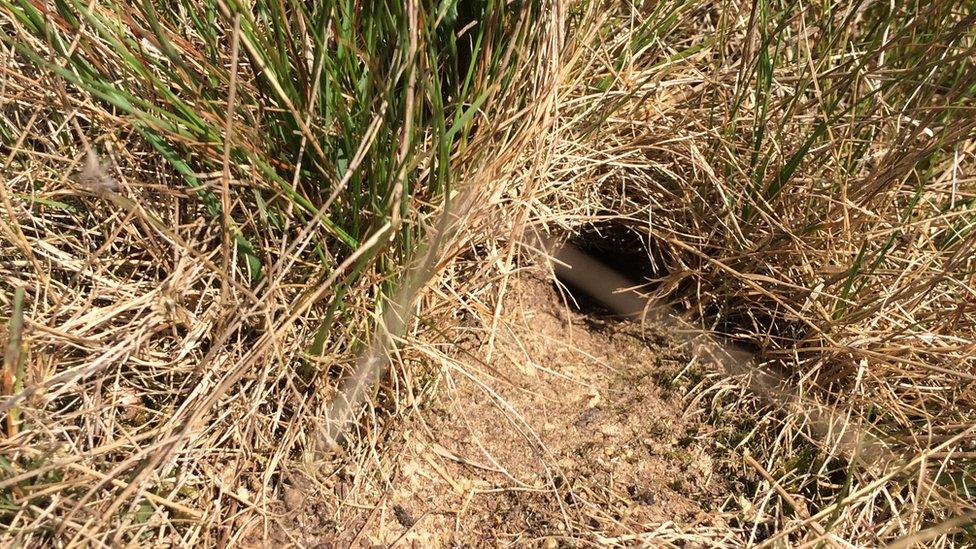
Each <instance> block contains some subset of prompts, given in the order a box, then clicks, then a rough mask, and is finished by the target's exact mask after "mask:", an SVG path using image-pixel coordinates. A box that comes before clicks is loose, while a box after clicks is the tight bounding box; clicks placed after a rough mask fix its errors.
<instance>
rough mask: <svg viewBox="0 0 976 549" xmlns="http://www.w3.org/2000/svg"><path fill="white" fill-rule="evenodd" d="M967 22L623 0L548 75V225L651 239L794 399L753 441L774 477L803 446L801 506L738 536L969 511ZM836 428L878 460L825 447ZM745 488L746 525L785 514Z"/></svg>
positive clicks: (971, 308)
mask: <svg viewBox="0 0 976 549" xmlns="http://www.w3.org/2000/svg"><path fill="white" fill-rule="evenodd" d="M974 21H976V12H973V10H972V9H971V7H970V6H963V5H961V4H956V3H951V2H934V3H918V4H915V3H910V4H880V3H861V2H847V1H839V2H827V3H819V4H810V3H804V4H800V5H795V4H785V3H777V2H766V1H759V2H755V3H751V4H749V3H745V4H743V3H731V4H730V3H724V4H716V3H708V2H693V3H657V4H652V5H647V6H644V7H635V6H632V7H622V8H620V10H619V11H618V12H616V14H615V15H614V16H612V17H611V19H610V20H609V21H608V23H607V25H606V26H605V27H604V30H603V31H602V33H601V35H600V36H601V38H600V40H598V42H597V44H596V45H595V46H594V48H593V49H594V53H593V54H592V55H590V56H588V57H587V58H586V59H585V60H583V61H581V62H580V64H579V65H578V66H579V67H580V70H579V71H578V72H576V73H574V78H572V79H571V80H570V82H569V83H568V84H567V85H566V86H565V87H564V88H563V89H564V93H565V94H566V100H565V102H564V104H565V105H567V108H566V109H565V110H564V111H563V112H564V121H565V124H564V125H563V126H562V130H563V132H564V133H562V135H561V140H560V141H559V143H558V145H557V146H556V149H557V153H556V158H557V160H556V161H555V164H554V169H553V170H552V171H551V172H550V173H549V176H550V184H549V185H548V186H547V188H548V191H549V192H548V195H547V196H548V201H547V203H548V204H550V205H551V206H552V208H553V209H552V210H551V213H550V214H549V215H548V216H547V217H546V218H544V219H542V221H544V222H546V223H548V224H549V225H550V226H555V225H561V226H562V227H564V228H567V229H570V230H573V231H575V230H582V228H584V227H585V226H587V225H592V224H596V223H597V222H599V223H601V224H606V223H607V222H608V221H609V222H613V223H617V224H623V225H626V226H628V227H630V228H632V229H633V230H637V231H638V232H640V233H641V234H643V235H645V237H646V238H648V239H649V240H650V241H651V242H652V244H653V246H654V252H655V254H656V255H657V256H661V255H663V256H664V259H665V260H666V262H667V271H668V274H667V275H666V276H664V277H663V278H662V279H661V280H659V281H658V285H657V286H656V288H657V292H658V294H659V295H661V296H664V297H666V298H667V299H669V300H671V301H672V302H674V303H675V304H676V305H677V306H678V307H680V308H682V309H684V310H685V312H686V313H687V314H688V315H690V316H691V317H693V318H697V319H698V320H697V322H698V324H699V325H700V327H702V328H704V329H705V330H707V331H711V332H716V333H718V334H721V335H723V336H725V337H727V338H729V339H732V340H735V341H737V342H739V343H740V344H743V345H747V346H749V347H750V348H752V349H755V350H756V351H757V353H758V354H759V356H760V357H761V359H762V360H763V361H765V362H766V363H767V369H768V370H771V371H773V372H777V373H779V372H784V373H785V374H786V376H785V377H786V378H787V379H788V382H787V383H786V384H785V387H787V388H788V391H789V394H791V395H795V396H796V398H797V399H799V400H796V399H794V398H790V399H787V400H788V401H789V402H806V403H807V405H804V406H800V410H799V411H798V410H796V409H794V407H793V406H792V405H791V408H790V409H789V410H787V411H784V412H783V413H782V415H779V416H775V417H776V418H777V419H776V424H777V425H779V426H780V427H779V430H778V431H777V432H776V433H768V434H760V435H759V436H758V437H751V440H752V442H753V443H756V444H757V445H758V446H759V447H763V446H764V449H763V450H764V452H763V456H764V458H763V459H764V460H766V461H764V463H766V466H768V467H770V468H771V469H772V470H773V471H775V474H778V475H785V474H786V473H787V472H790V474H791V475H794V474H796V473H795V470H794V469H795V468H792V467H788V466H787V465H786V463H787V462H788V461H789V460H790V459H791V457H792V454H791V453H792V452H793V450H795V448H793V447H792V445H791V444H792V443H791V442H790V441H796V444H798V445H799V446H801V447H802V446H803V445H804V444H813V446H815V447H816V448H818V452H820V456H819V457H818V458H817V459H811V460H806V461H804V463H806V464H807V465H808V466H809V467H808V468H807V469H805V472H804V474H803V475H801V477H800V478H799V479H798V480H797V479H794V480H792V481H791V482H793V489H794V490H796V492H795V493H797V494H802V497H803V498H805V499H808V500H809V502H810V505H811V513H812V516H813V518H812V519H811V520H809V521H806V522H804V523H803V524H802V525H801V526H796V525H792V526H791V525H787V524H786V523H785V522H780V523H777V524H775V525H773V526H774V527H772V528H767V526H769V525H766V526H764V527H763V528H762V529H755V530H754V533H755V536H754V539H752V540H751V541H753V542H755V541H760V540H761V539H762V538H763V537H764V536H768V540H769V541H770V542H773V541H774V540H780V541H782V540H784V537H785V539H789V540H791V541H790V543H800V542H802V541H810V540H813V539H817V538H818V537H819V538H820V539H830V537H829V536H837V538H835V539H844V540H846V541H848V542H851V543H863V544H868V545H874V544H878V543H885V542H890V541H893V540H895V539H898V538H900V537H902V536H909V535H912V534H915V533H917V532H919V531H924V530H926V529H928V528H933V527H937V526H938V525H939V524H942V523H943V521H946V520H950V519H952V520H956V523H958V522H959V521H958V517H959V516H963V517H965V516H972V515H971V514H972V513H973V512H974V508H973V506H972V498H971V497H970V495H969V494H971V492H970V488H967V486H969V487H971V486H972V482H973V481H974V480H976V477H973V474H974V471H976V469H974V462H973V459H972V457H971V456H972V453H971V450H972V448H973V446H972V445H973V444H974V441H976V432H974V427H973V426H974V425H976V423H974V419H976V418H974V416H973V409H974V405H976V401H974V394H976V393H974V392H973V391H972V390H971V388H972V384H973V381H974V380H976V359H974V356H976V354H974V352H976V332H974V329H973V326H976V324H974V320H976V300H974V297H976V293H974V290H973V281H974V280H976V279H974V267H976V263H974V260H973V258H974V257H976V256H974V254H973V246H974V243H976V236H974V235H973V231H972V229H973V227H974V226H976V217H974V216H976V211H974V209H973V205H974V202H973V198H974V192H976V186H974V179H973V175H972V174H973V173H974V167H976V157H974V154H973V153H974V147H976V117H974V116H973V112H974V108H976V70H974V69H976V66H974V65H976V63H974V57H973V50H974V47H976V32H974V31H973V29H974V28H976V27H974V25H973V23H974ZM572 197H575V200H574V199H573V198H572ZM745 386H747V387H748V386H749V384H748V383H745ZM774 394H775V395H780V394H781V393H779V392H776V393H774ZM773 400H776V401H779V400H782V399H780V398H778V397H777V398H775V399H773ZM766 402H767V404H768V400H767V401H766ZM774 408H775V407H774ZM760 409H765V410H766V411H767V412H768V411H769V409H768V408H760ZM757 410H758V409H757V408H755V407H749V406H745V405H743V406H742V407H741V408H739V413H759V412H758V411H757ZM823 410H831V412H830V413H831V414H835V415H836V417H839V418H840V421H839V422H833V423H831V422H828V423H830V425H831V427H829V428H828V429H826V432H825V429H823V428H822V427H823V426H822V425H821V426H820V427H818V426H817V425H818V424H821V423H822V422H823V419H824V417H825V416H824V412H823ZM845 432H846V433H848V434H847V435H844V434H843V433H845ZM851 432H861V433H869V435H866V436H870V437H872V438H873V437H877V439H878V440H880V441H883V445H884V446H885V447H886V448H887V449H888V450H887V452H889V453H888V454H887V455H888V459H887V460H886V461H888V463H886V464H885V465H886V466H887V468H882V469H881V470H872V469H871V468H868V467H863V466H859V465H858V464H857V463H856V461H857V460H854V462H849V461H847V459H849V458H850V456H847V459H841V460H837V459H834V458H836V457H838V456H837V452H838V448H839V447H843V446H844V444H842V443H841V442H840V441H841V440H842V439H844V437H845V436H847V437H850V436H851V435H850V433H851ZM804 438H805V439H806V441H807V442H806V443H801V442H800V441H801V440H803V439H804ZM754 451H756V450H754ZM757 453H760V452H758V451H757ZM815 464H821V465H822V464H830V465H829V467H828V466H826V465H825V466H823V467H821V466H820V465H815ZM862 465H863V464H862ZM837 466H839V467H842V468H844V467H846V470H841V471H837V472H838V473H839V474H840V475H841V478H842V481H841V482H839V483H835V482H828V481H826V480H824V475H825V474H826V469H824V467H828V469H829V468H830V467H837ZM893 470H897V473H893V472H892V471H893ZM936 470H937V471H938V473H936V472H935V471H936ZM825 482H826V483H827V484H828V485H829V486H830V488H829V489H824V485H823V483H825ZM760 487H761V490H762V491H761V492H760V493H758V494H757V498H758V501H766V502H768V506H767V508H766V510H765V511H764V515H763V516H762V517H758V518H756V519H755V520H756V521H757V522H756V524H757V525H758V524H760V523H761V522H762V521H764V520H766V518H770V517H771V518H770V520H779V521H783V520H785V519H784V518H783V517H785V516H787V514H785V513H781V512H779V511H777V510H771V509H770V507H769V506H775V505H780V506H782V505H787V506H788V503H786V500H785V499H784V498H782V497H781V495H780V494H779V493H777V492H776V491H775V490H774V488H773V487H772V486H771V485H770V484H769V483H768V482H762V483H760ZM777 502H778V503H777ZM889 504H890V505H889ZM776 509H779V507H777V508H776ZM818 513H819V514H818ZM811 523H813V524H814V526H811ZM818 528H819V529H820V530H818ZM761 532H765V534H761ZM825 532H829V534H827V533H825ZM960 532H962V533H960ZM960 535H961V536H965V535H967V534H965V530H960V528H959V527H958V524H957V525H956V526H955V527H954V528H952V529H946V530H945V531H940V533H938V536H937V537H938V538H939V539H941V540H942V542H943V543H949V542H950V541H952V540H956V541H958V539H957V538H955V537H953V536H960Z"/></svg>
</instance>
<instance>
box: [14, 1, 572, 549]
mask: <svg viewBox="0 0 976 549" xmlns="http://www.w3.org/2000/svg"><path fill="white" fill-rule="evenodd" d="M562 17H563V14H561V12H560V10H559V9H557V8H556V7H554V6H550V5H548V4H539V3H516V4H511V3H508V2H498V1H494V0H484V1H470V2H469V1H448V2H432V1H430V2H428V1H423V0H418V1H409V2H404V3H389V2H367V3H358V2H311V3H308V2H306V3H301V2H298V3H296V2H284V3H282V2H258V3H255V4H248V5H244V4H239V3H236V2H233V1H225V0H215V1H205V2H176V3H169V4H160V3H158V2H154V1H152V0H147V1H144V2H126V1H123V2H116V1H114V0H113V1H111V2H93V3H83V2H73V1H71V0H69V1H68V2H55V3H53V4H42V3H38V2H33V1H31V0H23V1H21V0H10V1H7V0H4V1H0V44H2V52H0V56H2V65H3V77H2V78H3V83H2V86H0V88H2V90H3V91H2V94H3V101H4V107H3V111H2V113H0V135H2V138H3V144H4V149H3V150H4V152H5V154H4V167H5V170H4V171H5V173H9V174H11V179H10V181H9V183H7V184H5V186H4V188H3V189H2V190H0V192H2V193H3V195H2V199H3V208H4V209H3V213H2V219H3V223H2V226H3V227H4V229H3V232H2V239H3V249H4V252H3V253H2V254H0V260H2V263H0V264H2V272H3V280H4V281H5V286H4V287H3V289H2V291H0V296H2V297H0V302H3V304H4V305H6V302H7V300H9V296H10V295H11V294H12V289H13V287H14V286H15V285H16V286H23V287H25V288H27V299H26V302H25V319H26V323H27V328H26V330H25V337H26V338H27V339H28V340H29V346H30V349H31V359H30V361H28V363H27V364H26V374H25V379H24V380H23V381H24V386H23V389H22V390H17V391H14V392H15V394H14V395H12V396H5V397H4V399H3V400H2V401H0V409H2V410H3V411H4V412H6V411H8V410H14V409H17V410H18V411H19V412H20V416H21V418H20V419H21V421H20V423H19V425H20V432H19V434H18V436H17V437H14V438H5V439H4V440H3V441H2V442H0V448H2V450H0V452H2V455H3V456H4V461H3V462H2V465H3V472H2V476H0V503H2V507H0V521H2V524H3V525H4V527H3V532H4V534H3V535H4V536H5V538H6V539H7V540H8V541H16V542H17V543H20V544H26V545H31V544H36V543H42V542H44V541H45V540H51V539H63V540H72V541H75V542H81V543H91V544H103V543H104V544H115V543H122V542H131V543H150V542H154V543H175V544H181V545H193V544H196V543H206V544H215V543H219V544H237V543H240V542H241V540H242V537H244V536H247V535H250V533H252V532H254V531H255V528H262V526H261V525H260V524H259V522H257V521H258V520H259V517H260V516H261V515H262V514H264V513H266V512H268V510H269V509H271V508H273V506H274V505H277V502H278V500H280V499H281V498H282V494H283V491H284V490H285V489H286V488H287V487H288V485H289V483H292V484H294V485H300V486H311V488H309V490H311V491H316V490H318V491H319V492H322V491H323V490H325V489H324V486H325V484H327V483H328V477H330V476H333V474H334V473H335V472H336V471H337V470H340V469H343V468H344V466H345V465H346V464H348V463H353V464H358V463H361V462H362V460H363V459H364V458H363V456H367V455H369V452H370V451H371V450H370V448H371V447H374V446H375V444H377V443H378V440H377V437H378V434H377V433H378V432H379V430H380V429H381V427H382V425H384V423H385V420H386V419H387V418H389V417H392V416H395V415H396V414H399V413H400V411H401V409H402V407H401V406H400V405H399V399H400V398H401V397H402V396H403V394H404V390H406V391H411V390H412V391H414V392H415V393H420V392H421V391H422V387H413V388H409V387H407V388H406V389H405V386H409V385H410V383H411V380H412V379H414V376H413V375H412V374H411V373H410V372H409V371H408V370H407V369H406V367H402V368H401V366H403V365H405V364H410V363H411V361H413V360H414V358H412V356H411V350H410V348H409V345H408V344H407V343H405V341H404V340H405V338H416V337H417V334H419V333H420V332H422V331H424V330H426V329H427V327H428V326H430V325H436V324H438V323H439V322H440V320H439V319H444V318H447V317H449V316H450V309H451V308H452V306H451V305H445V303H452V302H453V300H454V298H453V297H446V296H444V294H443V293H441V294H439V295H440V297H438V296H437V295H435V296H433V297H425V298H424V300H423V302H422V303H418V301H419V297H420V296H421V295H424V296H426V295H427V294H426V292H422V290H424V289H425V288H427V287H429V286H431V285H436V284H442V283H444V282H443V281H445V280H450V278H451V277H453V276H457V271H456V270H451V269H447V268H448V267H449V266H451V265H452V261H453V259H454V258H455V257H456V256H457V255H458V254H459V253H461V252H463V251H465V250H466V249H470V248H471V247H472V246H473V244H474V243H475V242H484V241H486V240H489V239H490V238H493V237H492V236H491V235H495V234H496V233H498V232H499V231H508V228H507V227H508V224H507V223H508V222H507V221H506V222H501V223H499V218H500V217H501V218H502V219H507V218H508V216H509V213H508V212H501V211H499V210H498V208H497V202H491V201H488V200H486V198H487V197H489V196H492V195H493V194H496V193H499V192H500V191H501V190H502V189H505V188H509V189H510V190H511V192H514V193H516V194H517V193H518V190H517V189H515V188H514V187H512V185H511V182H512V181H513V180H515V179H517V178H516V177H515V175H513V174H515V173H516V172H519V171H521V170H522V169H523V166H522V165H521V164H519V163H517V162H516V159H517V155H516V154H514V151H521V150H524V149H525V148H526V147H527V144H534V143H536V142H537V140H538V139H540V138H539V137H538V136H539V135H542V134H544V133H545V131H546V130H547V128H549V127H551V121H550V120H551V115H550V114H551V111H552V106H553V105H552V101H551V96H552V90H553V89H554V82H555V78H556V77H557V76H558V71H559V67H560V63H559V56H560V54H561V51H560V48H561V47H562V44H561V41H560V39H559V38H558V37H559V36H560V28H561V27H560V26H561V25H562ZM93 182H94V183H93ZM104 182H111V184H102V183H104ZM441 273H444V274H443V275H441ZM480 276H482V277H484V276H485V273H484V272H482V273H481V275H480ZM478 280H481V279H479V278H478V274H477V273H472V276H471V277H468V278H467V279H466V280H464V281H460V282H458V283H456V284H454V286H453V288H452V289H453V290H454V291H462V292H463V291H464V288H465V286H466V285H468V284H471V285H475V284H477V281H478ZM404 288H406V290H404ZM394 296H396V300H391V298H392V297H394ZM418 307H423V308H424V309H425V310H427V311H429V312H428V313H427V314H425V323H419V324H418V323H417V322H416V321H415V319H414V318H413V317H412V314H413V313H414V312H416V311H417V308H418ZM390 311H393V313H392V314H391V313H390ZM384 320H385V322H384ZM392 321H396V322H398V323H399V324H400V325H401V327H402V329H391V328H390V326H384V325H383V324H389V323H390V322H392ZM377 333H382V334H387V336H389V337H384V338H379V339H377V338H376V337H375V336H374V334H377ZM370 341H374V342H375V341H380V342H381V343H382V345H383V346H384V347H391V346H392V347H395V349H394V350H395V352H394V353H393V354H392V356H393V357H394V358H395V359H396V360H395V362H396V368H394V369H393V370H392V371H391V372H389V373H388V374H386V375H382V376H376V378H377V379H373V380H372V383H370V384H368V386H367V387H366V388H365V389H366V393H367V395H366V396H367V397H369V398H368V399H367V401H360V400H354V401H353V404H354V405H355V406H354V408H355V409H353V410H351V411H350V413H349V414H348V415H349V419H350V421H349V422H348V423H349V425H348V426H347V425H343V427H344V428H346V429H352V430H353V431H352V432H351V433H349V436H348V437H347V444H346V446H345V447H344V448H340V449H338V450H337V451H338V452H339V455H338V456H335V455H333V456H332V457H331V458H330V457H328V456H322V455H321V454H320V453H319V451H320V450H321V449H322V447H321V446H322V445H321V442H322V440H321V438H322V437H321V435H322V432H323V430H324V429H323V428H324V426H325V424H326V422H327V420H328V419H330V417H331V416H330V413H329V410H330V409H331V407H332V406H333V405H334V403H335V402H336V399H337V397H336V396H335V392H336V387H337V386H338V384H339V379H340V378H342V377H344V376H347V375H349V374H350V372H351V371H354V370H355V368H353V366H354V364H355V362H356V359H357V357H358V356H360V355H362V354H363V353H365V352H366V350H367V348H369V346H370ZM388 350H389V349H384V350H383V356H384V357H385V356H386V351H388ZM379 373H382V372H379ZM364 411H366V412H368V413H366V414H365V416H364V415H363V412H364ZM308 459H315V460H318V461H315V462H314V463H312V464H311V466H306V463H305V462H306V460H308ZM353 469H355V470H359V471H362V470H363V468H362V467H359V466H354V467H353ZM52 475H53V476H52ZM326 496H328V494H326ZM326 496H322V494H321V493H319V495H318V496H317V497H326ZM332 497H335V495H334V494H333V495H332Z"/></svg>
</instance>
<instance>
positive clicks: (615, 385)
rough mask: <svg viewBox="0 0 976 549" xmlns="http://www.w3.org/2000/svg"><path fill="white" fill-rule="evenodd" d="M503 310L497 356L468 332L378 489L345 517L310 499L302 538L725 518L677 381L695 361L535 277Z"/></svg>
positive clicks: (598, 528)
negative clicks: (673, 386) (593, 312)
mask: <svg viewBox="0 0 976 549" xmlns="http://www.w3.org/2000/svg"><path fill="white" fill-rule="evenodd" d="M504 310H505V313H504V322H503V323H502V324H503V329H502V330H500V331H499V333H498V336H497V338H496V339H495V341H494V343H493V348H492V349H491V350H490V352H491V358H490V360H489V358H488V354H489V348H488V344H487V342H485V341H472V342H469V344H468V345H467V346H466V347H467V348H466V349H463V350H462V351H460V352H458V354H457V356H455V357H453V358H455V360H456V361H457V362H459V363H462V364H463V367H461V368H454V367H452V368H445V369H444V370H443V372H442V376H443V380H442V383H441V386H440V388H439V389H438V393H437V395H438V396H437V397H436V398H435V401H434V402H433V403H432V404H429V405H427V406H426V407H425V408H424V410H423V412H422V413H421V414H419V415H415V416H413V417H412V418H411V419H409V420H408V422H407V424H406V425H405V426H403V427H401V428H402V429H403V433H402V434H403V436H402V439H400V440H401V442H400V443H399V444H397V445H396V446H397V448H396V450H395V452H394V454H395V457H394V458H392V463H393V466H392V467H390V468H388V469H387V470H388V473H387V474H388V475H389V476H388V478H387V481H386V486H387V489H386V493H385V494H384V495H383V496H382V497H381V499H380V501H379V502H378V503H377V504H376V505H374V506H364V507H363V508H362V509H359V513H358V517H359V518H358V520H353V521H352V523H353V524H351V523H350V522H347V521H343V522H345V525H346V527H345V528H343V527H342V526H340V525H338V524H337V523H336V522H334V521H329V522H328V523H326V524H323V519H324V516H325V515H331V516H333V517H334V516H336V515H335V514H333V513H331V512H328V510H326V509H321V510H319V512H316V511H314V510H305V511H304V512H303V513H301V515H303V517H302V516H299V517H296V518H295V520H298V521H299V522H300V523H301V524H303V526H302V527H301V532H302V534H301V535H299V536H295V535H291V536H289V537H290V538H291V540H290V541H291V542H293V543H295V542H297V543H298V544H300V545H310V546H320V547H330V546H336V547H339V546H348V545H350V544H352V545H356V546H361V547H371V546H390V545H396V546H400V547H411V546H413V547H453V546H484V545H488V546H497V545H510V544H514V545H528V546H539V547H546V548H550V547H573V546H588V545H592V544H600V545H605V544H609V545H618V544H622V545H641V544H654V545H658V543H656V542H657V541H659V542H660V544H665V543H667V542H668V541H669V540H670V541H674V540H679V539H681V538H682V536H683V535H685V534H691V533H693V532H695V531H701V530H703V529H704V530H711V531H720V530H721V529H722V528H723V526H724V525H723V524H721V518H717V517H719V516H720V515H719V514H718V513H714V512H709V511H714V510H715V509H716V508H717V507H719V506H720V505H721V504H722V502H723V501H726V500H727V499H728V498H729V497H730V492H731V490H730V487H729V483H728V482H727V481H726V480H725V479H724V478H723V477H722V476H721V475H720V474H719V473H718V472H717V471H716V469H717V468H716V467H715V465H714V461H713V456H712V455H711V453H710V451H711V448H712V447H713V444H714V443H713V441H711V439H710V438H709V436H708V434H707V429H703V428H702V426H701V425H698V424H696V423H695V422H694V421H693V420H690V419H687V418H686V417H685V415H686V414H684V411H685V410H684V404H683V401H682V399H681V397H680V395H679V394H678V393H677V392H673V391H667V390H666V389H665V388H663V387H666V386H667V383H666V381H667V378H669V377H670V376H673V375H674V373H675V372H679V371H681V370H682V369H683V368H684V366H685V365H687V364H688V359H687V357H685V356H684V355H683V354H682V353H681V351H680V350H679V349H677V348H676V347H677V346H676V345H675V344H674V343H673V341H671V340H670V339H668V338H667V337H664V336H662V335H660V334H659V333H657V332H656V331H655V330H654V329H653V328H652V327H642V326H640V325H639V324H638V323H636V322H630V321H628V322H618V321H614V320H611V319H606V318H599V317H593V316H587V315H584V314H581V313H579V312H576V311H571V310H570V309H569V308H568V307H566V305H565V303H564V302H563V301H562V300H561V299H560V297H559V294H558V293H557V292H556V291H554V287H553V285H552V284H550V283H547V282H544V281H543V280H542V279H541V278H538V277H534V276H523V277H522V278H521V279H520V280H519V281H517V283H515V284H514V285H513V286H512V287H511V290H510V292H509V294H508V295H507V296H506V301H505V309H504ZM384 468H386V467H384ZM340 484H341V483H340ZM336 489H337V490H339V491H340V492H341V491H343V490H346V489H348V488H342V487H341V486H339V487H337V488H336ZM286 496H287V494H286ZM349 499H350V498H347V504H348V501H349ZM370 507H371V508H370ZM354 511H355V509H351V510H347V512H346V513H344V514H343V516H345V517H346V518H347V519H348V518H351V517H352V516H356V513H355V512H354ZM296 524H297V523H296ZM309 526H313V527H312V528H309ZM337 526H338V527H339V529H340V530H343V532H342V533H341V534H339V537H338V538H336V537H334V536H335V534H334V532H335V530H336V528H337ZM350 526H351V527H350ZM329 529H331V530H332V532H333V534H331V535H330V534H329V533H328V530H329ZM293 532H294V530H293ZM690 537H693V536H690ZM282 541H284V540H282Z"/></svg>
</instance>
